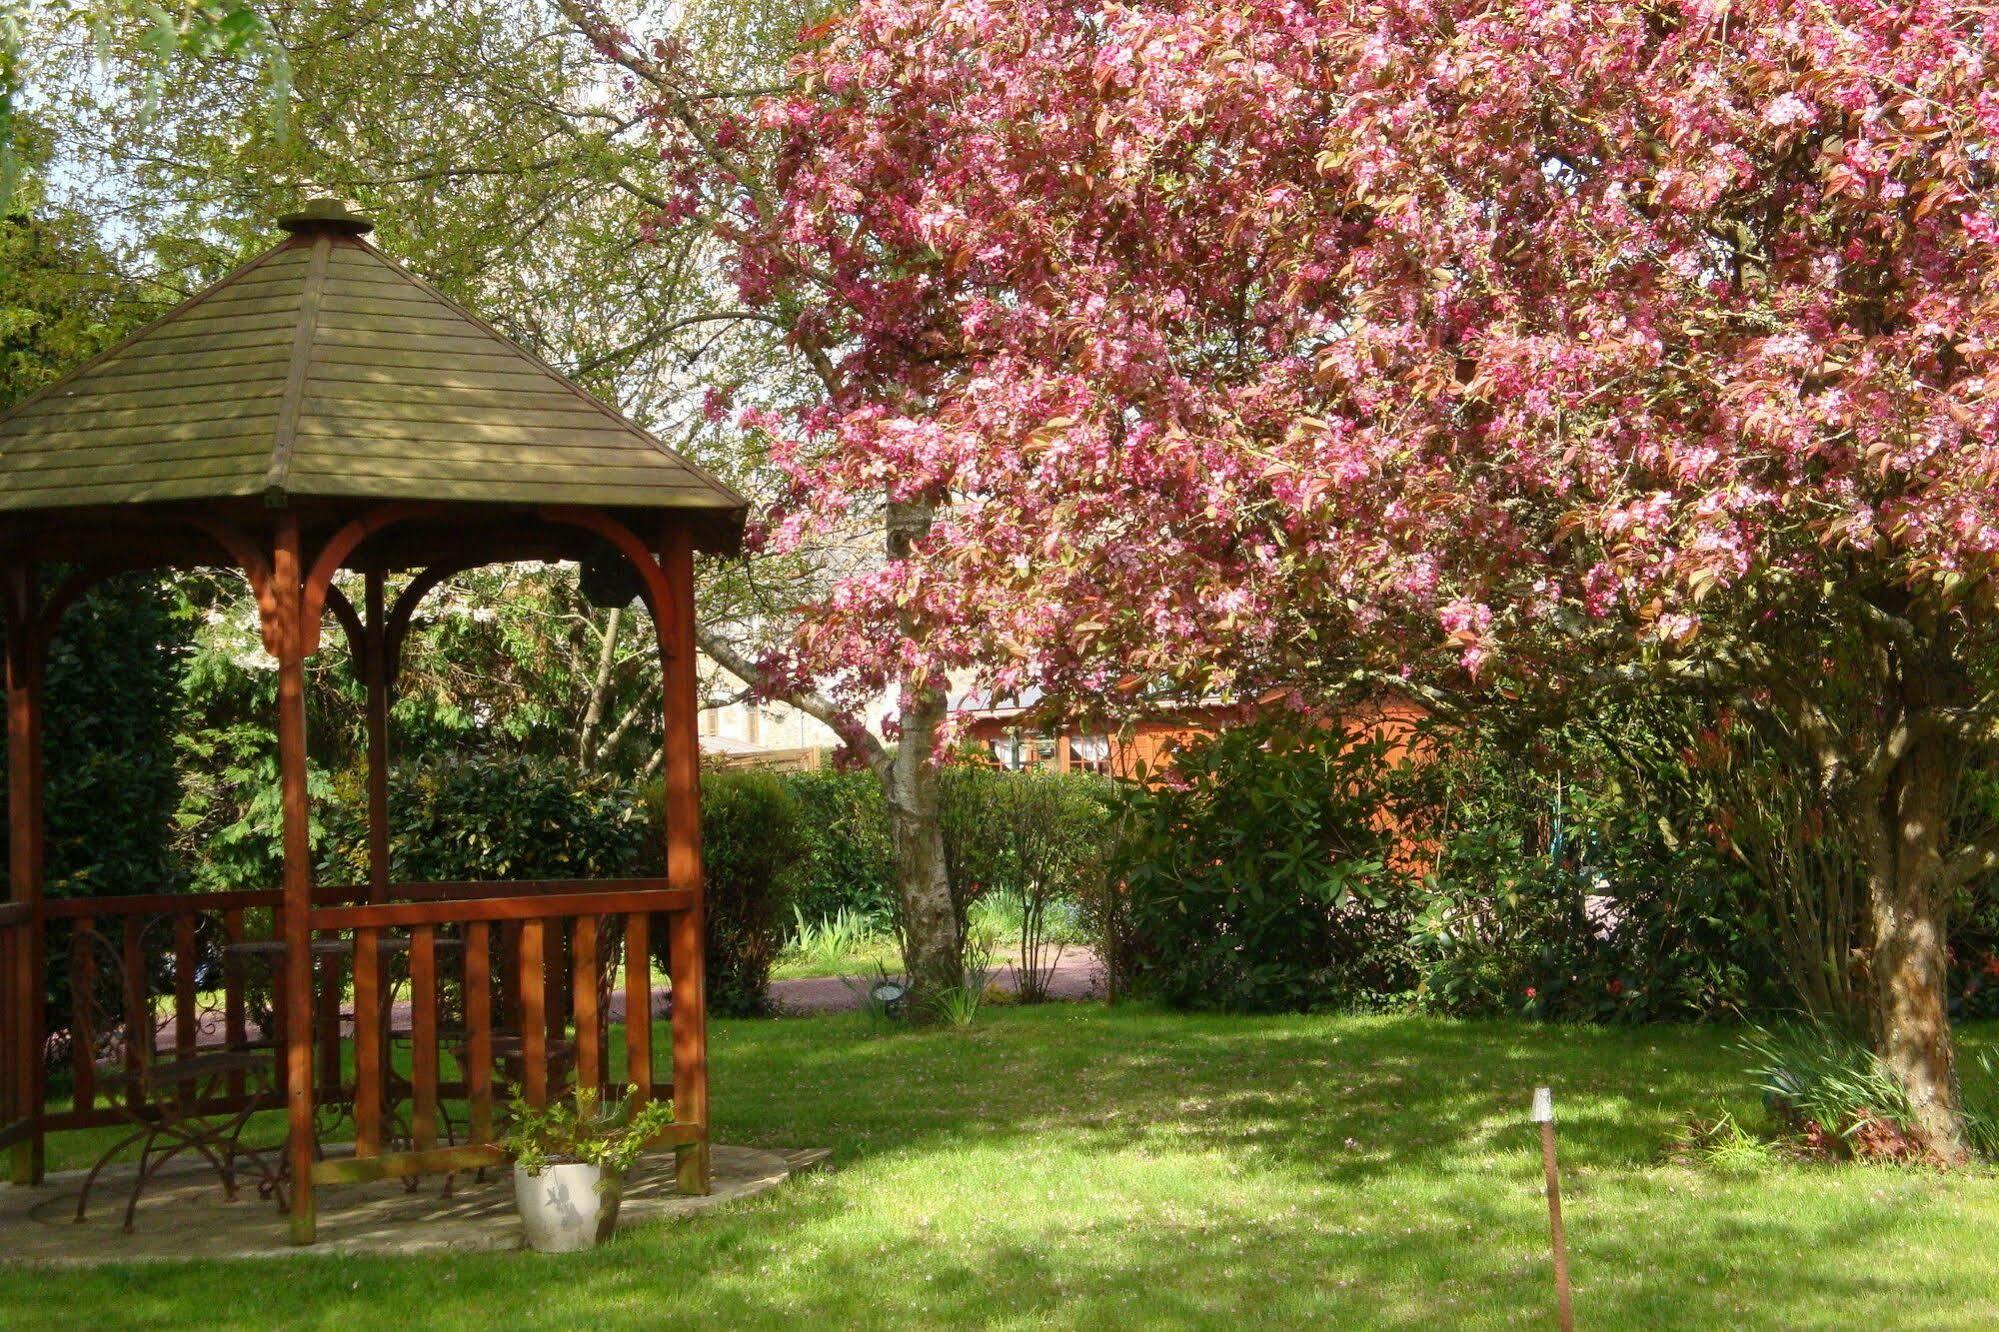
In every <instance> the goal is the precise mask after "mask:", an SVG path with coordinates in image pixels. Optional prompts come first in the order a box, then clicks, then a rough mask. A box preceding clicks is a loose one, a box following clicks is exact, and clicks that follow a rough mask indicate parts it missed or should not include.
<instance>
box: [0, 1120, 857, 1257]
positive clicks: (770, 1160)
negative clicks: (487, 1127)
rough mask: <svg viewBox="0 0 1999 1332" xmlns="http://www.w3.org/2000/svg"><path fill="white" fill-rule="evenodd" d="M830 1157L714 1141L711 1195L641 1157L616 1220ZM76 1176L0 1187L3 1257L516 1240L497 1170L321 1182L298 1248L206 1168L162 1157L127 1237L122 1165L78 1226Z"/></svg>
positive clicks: (261, 1203) (260, 1207)
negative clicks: (313, 1236) (313, 1227)
mask: <svg viewBox="0 0 1999 1332" xmlns="http://www.w3.org/2000/svg"><path fill="white" fill-rule="evenodd" d="M829 1155H831V1153H830V1151H828V1150H826V1149H823V1148H820V1149H813V1148H806V1149H795V1150H790V1151H762V1150H758V1149H756V1148H752V1147H729V1146H723V1145H719V1144H718V1145H717V1146H715V1147H713V1148H712V1149H711V1159H712V1162H713V1167H714V1186H715V1191H714V1192H713V1193H711V1194H709V1195H708V1196H706V1197H701V1198H694V1197H687V1196H684V1195H682V1194H680V1193H678V1192H676V1191H675V1189H674V1178H673V1154H672V1153H671V1152H663V1153H658V1154H655V1155H653V1156H650V1157H648V1158H646V1159H645V1160H643V1161H641V1162H640V1163H639V1165H638V1167H637V1168H636V1169H635V1170H634V1171H633V1172H632V1174H631V1175H630V1176H629V1177H627V1179H626V1181H625V1200H624V1204H623V1206H622V1207H621V1208H620V1210H619V1213H618V1224H619V1226H620V1227H621V1228H622V1227H624V1226H628V1225H631V1224H633V1223H635V1222H642V1221H654V1220H661V1219H664V1218H669V1217H680V1216H692V1215H693V1214H695V1213H696V1212H703V1211H707V1210H709V1209H710V1208H714V1207H719V1206H721V1205H722V1204H724V1203H728V1202H733V1201H735V1200H736V1199H738V1198H747V1197H750V1196H752V1195H754V1194H758V1193H763V1192H765V1191H766V1190H769V1189H773V1188H776V1187H777V1186H778V1185H779V1184H782V1183H783V1182H784V1181H785V1180H786V1179H788V1178H790V1177H791V1176H792V1175H794V1174H797V1173H799V1172H800V1171H803V1170H810V1169H813V1168H814V1167H816V1166H818V1165H820V1164H821V1163H822V1162H824V1161H825V1160H826V1158H827V1157H828V1156H829ZM83 1176H84V1172H83V1171H80V1170H72V1171H65V1172H63V1173H61V1174H54V1175H50V1176H49V1178H48V1182H47V1183H45V1184H43V1185H42V1186H41V1187H40V1188H33V1189H30V1188H22V1187H18V1186H14V1185H0V1263H7V1262H22V1263H30V1264H36V1265H51V1266H87V1265H92V1264H99V1263H124V1262H152V1261H163V1260H168V1259H187V1258H279V1257H293V1256H298V1255H322V1254H353V1253H388V1254H398V1253H435V1252H460V1253H472V1252H490V1251H494V1250H504V1249H518V1248H520V1247H522V1244H523V1239H522V1234H521V1223H520V1218H519V1216H517V1215H516V1214H515V1212H514V1182H513V1175H512V1172H511V1171H510V1170H508V1169H507V1168H505V1167H500V1168H498V1169H493V1170H488V1171H486V1178H485V1180H484V1181H483V1182H481V1181H479V1180H477V1179H475V1178H474V1177H473V1176H472V1175H470V1174H465V1175H460V1176H458V1177H456V1179H455V1180H454V1181H453V1187H452V1192H451V1195H450V1196H449V1197H446V1196H444V1179H443V1177H442V1176H436V1175H432V1176H427V1177H425V1178H424V1179H423V1180H422V1181H421V1183H420V1184H419V1185H418V1188H417V1189H416V1191H415V1192H413V1193H412V1192H409V1191H407V1190H405V1189H404V1187H403V1185H402V1184H401V1183H400V1182H399V1181H395V1180H384V1181H379V1182H376V1183H370V1184H354V1185H321V1186H320V1187H319V1188H318V1189H317V1190H316V1191H315V1196H316V1199H317V1201H318V1204H319V1241H318V1243H316V1244H313V1245H311V1246H309V1247H295V1246H293V1245H292V1244H291V1243H289V1242H288V1240H287V1238H286V1230H285V1219H284V1217H283V1216H282V1215H281V1214H280V1213H279V1212H278V1209H277V1207H276V1205H275V1204H273V1203H271V1202H269V1201H267V1200H263V1199H259V1198H258V1197H257V1191H256V1189H255V1187H253V1186H249V1185H246V1186H245V1187H243V1188H241V1189H240V1190H239V1191H238V1193H237V1200H236V1201H235V1202H233V1203H232V1202H227V1201H225V1200H224V1198H223V1193H222V1184H221V1181H220V1180H218V1179H217V1178H216V1176H215V1172H214V1171H212V1170H209V1169H207V1168H206V1167H202V1168H198V1169H197V1168H194V1167H189V1168H186V1169H183V1168H182V1167H181V1166H180V1164H179V1163H178V1162H175V1163H174V1164H172V1165H170V1166H169V1167H168V1169H167V1170H166V1171H164V1172H163V1173H162V1175H161V1177H160V1178H159V1179H158V1180H156V1181H155V1182H154V1183H153V1184H152V1185H150V1186H149V1187H148V1188H147V1190H146V1194H145V1197H144V1198H143V1199H141V1200H140V1203H139V1214H138V1219H137V1222H136V1223H135V1225H134V1228H133V1233H132V1234H130V1235H127V1234H125V1233H124V1231H123V1229H122V1228H121V1227H122V1223H123V1220H124V1215H125V1199H126V1193H127V1191H128V1190H129V1189H130V1188H131V1183H132V1171H131V1168H130V1167H116V1168H112V1169H107V1170H106V1171H105V1172H104V1174H103V1175H102V1176H100V1177H99V1179H98V1183H97V1187H96V1188H94V1189H93V1190H91V1194H90V1208H89V1213H88V1217H87V1219H86V1220H84V1221H83V1222H81V1223H78V1222H77V1221H75V1220H74V1219H73V1218H74V1217H75V1215H76V1200H77V1196H78V1194H79V1193H80V1192H81V1191H82V1186H83Z"/></svg>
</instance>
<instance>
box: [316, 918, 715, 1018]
mask: <svg viewBox="0 0 1999 1332" xmlns="http://www.w3.org/2000/svg"><path fill="white" fill-rule="evenodd" d="M491 886H492V887H493V888H494V889H496V890H499V891H502V892H505V891H508V890H510V889H512V888H513V887H514V885H513V884H493V885H491ZM692 901H693V898H692V896H691V895H690V894H689V893H688V892H687V891H686V890H684V889H676V888H668V887H666V886H664V884H663V883H662V884H661V886H659V887H657V888H643V889H636V890H634V889H626V890H623V891H619V892H608V893H551V894H548V895H545V896H528V897H522V896H506V897H475V898H469V899H458V900H454V901H447V902H382V903H379V904H376V905H373V906H345V907H320V908H319V909H318V910H316V911H314V912H312V913H311V917H312V927H313V928H314V929H316V930H354V929H360V928H361V927H362V926H364V925H372V926H375V927H376V928H378V929H379V928H387V927H391V926H408V925H450V924H456V923H459V922H462V921H468V920H498V921H513V922H518V923H519V925H520V930H521V938H522V946H523V947H525V946H526V938H527V928H528V925H529V924H530V923H532V924H534V925H535V926H536V933H537V935H539V933H540V927H541V925H542V922H544V921H546V920H549V919H551V918H553V917H557V916H580V915H582V914H584V913H585V912H594V913H600V914H604V915H618V914H621V913H623V912H627V911H684V910H686V909H687V908H688V906H689V905H690V904H691V903H692ZM526 965H527V964H526V963H519V964H517V966H516V969H517V970H520V971H521V972H522V974H525V970H524V968H525V967H526ZM542 1014H543V1023H544V1026H543V1030H544V1031H546V1029H547V1028H546V1021H547V1012H546V1010H545V1009H544V1010H542ZM522 1021H523V1023H525V1021H526V1019H525V1018H523V1019H522Z"/></svg>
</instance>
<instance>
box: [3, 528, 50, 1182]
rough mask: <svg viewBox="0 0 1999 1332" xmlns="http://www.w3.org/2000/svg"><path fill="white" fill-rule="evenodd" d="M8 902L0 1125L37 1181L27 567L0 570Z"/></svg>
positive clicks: (32, 683) (38, 922)
mask: <svg viewBox="0 0 1999 1332" xmlns="http://www.w3.org/2000/svg"><path fill="white" fill-rule="evenodd" d="M4 592H5V609H6V614H7V626H8V632H7V818H8V828H7V836H8V842H7V879H8V897H9V898H10V899H11V900H12V901H13V902H15V903H17V904H19V905H20V906H21V907H22V908H24V909H25V910H26V911H27V913H28V924H27V927H26V929H25V931H24V932H22V933H21V934H19V935H18V936H16V937H15V939H14V942H13V944H12V946H11V947H10V948H9V949H8V960H7V968H6V971H5V973H4V974H0V979H4V980H5V981H6V983H7V988H6V994H5V996H4V997H5V1000H6V1007H7V1012H6V1013H5V1014H4V1015H0V1022H5V1023H7V1024H9V1032H8V1040H7V1059H8V1078H7V1081H8V1082H9V1084H10V1085H11V1088H10V1089H11V1104H8V1105H0V1123H18V1122H21V1121H27V1122H28V1125H29V1127H28V1129H27V1131H26V1134H25V1136H22V1137H20V1138H19V1139H18V1140H17V1141H16V1142H15V1144H14V1154H13V1167H12V1172H11V1173H12V1177H13V1180H14V1182H15V1183H16V1184H39V1183H41V1182H42V1172H43V1155H42V1144H43V1129H42V1122H41V1121H42V1099H43V1096H42V1059H41V1051H42V1045H43V1034H42V995H43V986H42V947H43V942H44V940H43V928H44V927H43V925H42V855H43V848H42V663H43V656H44V654H43V643H42V635H41V598H40V595H39V592H38V585H37V582H36V570H35V567H34V566H33V565H31V564H29V565H17V566H15V567H13V568H10V569H8V570H7V571H6V587H5V589H4Z"/></svg>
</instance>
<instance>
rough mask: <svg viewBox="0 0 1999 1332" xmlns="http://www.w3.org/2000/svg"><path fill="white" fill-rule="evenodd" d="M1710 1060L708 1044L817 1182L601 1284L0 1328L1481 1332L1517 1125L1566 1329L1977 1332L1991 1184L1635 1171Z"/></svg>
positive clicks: (1550, 1050) (452, 1285) (88, 1293)
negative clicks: (1549, 1122)
mask: <svg viewBox="0 0 1999 1332" xmlns="http://www.w3.org/2000/svg"><path fill="white" fill-rule="evenodd" d="M1730 1040H1731V1034H1730V1033H1727V1032H1724V1031H1715V1030H1711V1029H1710V1030H1699V1029H1659V1028H1648V1029H1636V1030H1603V1029H1581V1028H1537V1027H1528V1026H1523V1025H1521V1024H1517V1023H1450V1022H1438V1021H1435V1020H1429V1019H1421V1018H1403V1017H1384V1018H1317V1017H1313V1018H1269V1019H1231V1018H1218V1017H1189V1016H1184V1015H1178V1014H1169V1013H1163V1012H1158V1011H1154V1010H1148V1009H1142V1008H1134V1009H1123V1010H1115V1011H1110V1012H1106V1011H1105V1010H1102V1009H1099V1008H1094V1007H1075V1006H1062V1007H1053V1008H1042V1009H1032V1010H1010V1011H1007V1012H1005V1013H1002V1014H996V1015H995V1016H993V1017H992V1018H990V1019H988V1020H984V1021H982V1024H981V1025H979V1026H976V1027H974V1028H972V1029H971V1030H969V1031H931V1032H898V1033H894V1034H888V1035H868V1034H866V1033H865V1031H864V1028H863V1026H862V1024H861V1022H860V1020H858V1019H855V1018H851V1017H833V1018H821V1019H795V1020H787V1021H784V1022H765V1023H741V1022H722V1023H717V1024H716V1026H715V1031H714V1039H713V1042H712V1048H711V1061H712V1066H713V1085H714V1093H715V1107H716V1115H717V1118H716V1125H715V1130H716V1135H717V1137H718V1139H720V1140H722V1141H728V1142H739V1143H746V1144H749V1145H762V1146H830V1147H833V1148H834V1149H835V1150H836V1158H835V1162H836V1165H837V1167H838V1170H837V1172H836V1173H834V1174H832V1175H829V1176H824V1177H808V1178H806V1179H802V1180H799V1181H796V1182H794V1183H793V1184H791V1185H789V1186H787V1187H786V1188H784V1189H782V1190H779V1191H777V1192H776V1193H774V1194H771V1195H767V1196H765V1197H762V1198H758V1199H755V1200H751V1201H748V1202H745V1203H742V1204H738V1205H735V1206H732V1207H729V1208H726V1209H723V1210H721V1211H719V1212H717V1213H713V1214H709V1215H706V1216H703V1217H700V1218H696V1219H694V1220H691V1221H686V1222H677V1223H666V1224H658V1225H647V1226H641V1227H635V1228H633V1229H632V1230H630V1231H629V1232H626V1233H623V1234H621V1235H620V1237H619V1239H618V1240H617V1242H616V1243H614V1244H612V1245H610V1246H609V1247H607V1248H606V1249H604V1250H603V1251H601V1252H598V1253H595V1254H589V1255H581V1256H578V1257H576V1258H573V1259H564V1260H557V1261H549V1260H543V1259H537V1258H534V1257H532V1256H528V1255H467V1256H462V1257H423V1258H409V1259H384V1258H368V1259H339V1260H335V1261H316V1260H314V1261H302V1262H298V1263H294V1264H287V1265H284V1266H282V1267H274V1266H267V1265H260V1266H257V1267H255V1268H254V1269H246V1268H244V1267H241V1266H223V1265H219V1264H213V1263H191V1264H176V1265H172V1266H169V1267H161V1268H128V1269H123V1270H117V1269H106V1270H102V1271H96V1272H89V1273H76V1274H64V1275H62V1276H60V1277H48V1276H45V1275H39V1274H37V1275H29V1274H21V1273H14V1272H6V1271H0V1310H5V1311H6V1312H4V1313H0V1322H4V1321H7V1320H8V1319H9V1318H20V1319H22V1320H24V1321H26V1322H29V1323H34V1322H39V1321H41V1320H43V1319H57V1318H59V1319H61V1320H62V1321H64V1322H85V1323H90V1322H115V1323H120V1324H124V1325H133V1324H137V1325H153V1324H175V1323H186V1322H189V1321H202V1322H205V1323H208V1324H210V1325H230V1326H268V1325H272V1324H285V1325H292V1326H326V1327H333V1326H340V1327H352V1326H382V1325H384V1324H385V1323H390V1322H394V1321H398V1320H407V1319H414V1320H415V1321H419V1322H421V1323H423V1324H424V1325H435V1326H451V1327H456V1326H474V1325H482V1326H492V1325H507V1326H513V1325H536V1326H552V1325H558V1324H560V1325H565V1326H577V1325H581V1326H608V1327H625V1326H659V1325H669V1326H729V1327H737V1326H749V1327H755V1326H781V1325H795V1324H799V1323H807V1322H811V1323H820V1324H825V1325H831V1326H841V1327H845V1326H856V1327H876V1326H907V1325H911V1324H914V1325H918V1326H938V1327H958V1326H995V1325H997V1326H1065V1327H1066V1326H1081V1325H1090V1324H1101V1325H1105V1326H1109V1327H1127V1326H1217V1327H1219V1326H1241V1325H1242V1324H1243V1323H1245V1322H1262V1323H1265V1324H1268V1325H1271V1326H1276V1327H1289V1326H1298V1325H1305V1324H1327V1323H1331V1324H1336V1325H1342V1326H1363V1327H1419V1326H1420V1327H1436V1326H1467V1325H1470V1326H1478V1325H1497V1324H1508V1323H1519V1322H1522V1321H1527V1322H1540V1321H1543V1320H1545V1319H1546V1318H1547V1316H1548V1312H1549V1299H1550V1296H1549V1281H1548V1272H1547V1254H1546V1247H1545V1246H1546V1232H1545V1226H1546V1220H1545V1212H1544V1210H1543V1200H1542V1198H1541V1196H1540V1192H1539V1165H1538V1155H1537V1153H1536V1146H1535V1143H1536V1138H1535V1135H1534V1131H1533V1130H1532V1128H1531V1127H1530V1126H1529V1125H1528V1124H1527V1123H1526V1122H1525V1118H1526V1117H1525V1110H1526V1105H1527V1099H1528V1096H1529V1094H1530V1093H1531V1090H1532V1088H1533V1087H1534V1086H1535V1085H1537V1084H1540V1083H1548V1084H1552V1085H1553V1086H1554V1087H1555V1088H1556V1092H1557V1105H1558V1110H1559V1113H1560V1116H1561V1132H1562V1146H1563V1152H1564V1164H1565V1168H1566V1172H1567V1178H1566V1185H1565V1187H1566V1188H1567V1189H1568V1191H1569V1198H1570V1204H1571V1212H1570V1216H1571V1238H1572V1242H1573V1245H1574V1249H1575V1258H1576V1272H1577V1280H1578V1293H1577V1301H1578V1309H1579V1313H1580V1314H1581V1317H1582V1320H1583V1321H1584V1322H1586V1323H1588V1324H1591V1325H1596V1326H1685V1327H1715V1326H1801V1325H1870V1326H1897V1325H1906V1326H1940V1325H1952V1326H1956V1325H1980V1324H1986V1323H1990V1322H1992V1321H1994V1315H1995V1314H1999V1310H1995V1309H1994V1308H1993V1307H1992V1305H1991V1302H1990V1296H1989V1295H1988V1294H1987V1293H1986V1292H1987V1290H1988V1288H1989V1284H1990V1283H1989V1280H1988V1279H1987V1277H1986V1275H1985V1272H1986V1267H1987V1264H1986V1262H1985V1259H1984V1257H1983V1253H1984V1248H1985V1238H1984V1237H1985V1236H1988V1235H1989V1234H1990V1233H1991V1232H1992V1229H1993V1227H1994V1226H1995V1225H1999V1199H1995V1197H1994V1188H1993V1184H1992V1181H1991V1180H1990V1179H1986V1178H1980V1177H1956V1178H1952V1179H1949V1180H1945V1179H1941V1178H1939V1177H1936V1176H1931V1175H1925V1174H1923V1173H1921V1172H1914V1171H1888V1170H1845V1171H1781V1172H1767V1173H1764V1174H1760V1175H1754V1176H1748V1177H1740V1178H1731V1177H1720V1176H1715V1175H1712V1174H1708V1173H1702V1172H1694V1171H1688V1170H1683V1169H1680V1168H1678V1167H1672V1166H1666V1165H1662V1164H1660V1149H1661V1146H1662V1143H1663V1141H1664V1139H1665V1137H1666V1135H1667V1133H1668V1132H1669V1131H1670V1130H1671V1129H1672V1128H1673V1127H1674V1125H1675V1124H1676V1123H1677V1122H1678V1121H1679V1120H1680V1119H1681V1118H1683V1117H1684V1115H1685V1114H1686V1113H1688V1112H1689V1111H1691V1110H1694V1109H1707V1108H1712V1107H1714V1106H1717V1105H1722V1104H1727V1105H1730V1106H1732V1107H1734V1108H1736V1109H1738V1110H1740V1111H1742V1112H1744V1113H1753V1109H1752V1107H1751V1105H1750V1103H1749V1098H1748V1097H1747V1095H1746V1093H1745V1091H1744V1089H1743V1085H1742V1078H1741V1074H1740V1067H1741V1062H1742V1061H1741V1059H1740V1058H1739V1057H1738V1056H1737V1055H1736V1054H1735V1053H1734V1052H1733V1051H1732V1049H1731V1048H1730Z"/></svg>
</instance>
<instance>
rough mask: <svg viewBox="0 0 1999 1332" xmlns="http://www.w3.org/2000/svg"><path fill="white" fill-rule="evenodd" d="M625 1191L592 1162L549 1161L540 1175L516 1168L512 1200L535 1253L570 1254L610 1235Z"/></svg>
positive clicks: (613, 1178)
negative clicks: (552, 1162) (556, 1162)
mask: <svg viewBox="0 0 1999 1332" xmlns="http://www.w3.org/2000/svg"><path fill="white" fill-rule="evenodd" d="M600 1185H601V1187H600ZM623 1193H624V1181H623V1180H621V1179H619V1178H618V1176H616V1175H610V1176H606V1175H605V1174H604V1172H603V1171H602V1170H600V1169H598V1168H597V1167H596V1166H593V1165H552V1166H548V1167H546V1168H544V1169H543V1170H542V1172H541V1173H540V1174H539V1175H530V1174H529V1173H528V1172H527V1171H525V1170H522V1169H520V1168H519V1167H515V1169H514V1202H515V1204H516V1205H517V1206H518V1207H519V1208H520V1210H521V1224H523V1225H524V1226H526V1227H527V1234H528V1247H529V1248H530V1249H533V1250H534V1251H535V1252H536V1253H574V1252H576V1251H577V1250H579V1249H589V1248H594V1247H596V1246H597V1245H598V1244H600V1243H602V1242H603V1241H604V1240H606V1239H608V1238H610V1235H611V1231H612V1230H613V1229H615V1228H616V1227H617V1224H618V1203H619V1202H620V1201H621V1200H622V1198H623Z"/></svg>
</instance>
